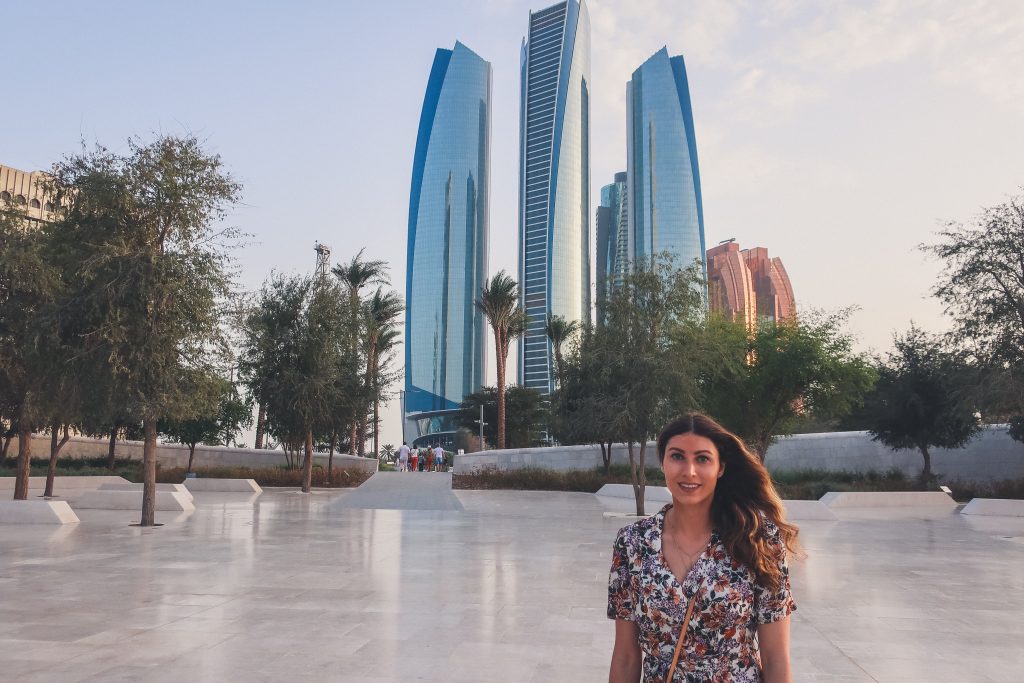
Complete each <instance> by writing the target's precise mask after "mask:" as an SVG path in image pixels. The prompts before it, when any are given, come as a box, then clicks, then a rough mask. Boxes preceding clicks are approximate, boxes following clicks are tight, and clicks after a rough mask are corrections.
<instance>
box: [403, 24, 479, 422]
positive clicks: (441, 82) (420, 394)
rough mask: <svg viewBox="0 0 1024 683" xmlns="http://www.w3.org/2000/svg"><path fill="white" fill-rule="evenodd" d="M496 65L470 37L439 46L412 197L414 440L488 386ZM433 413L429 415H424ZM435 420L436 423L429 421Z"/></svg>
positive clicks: (410, 396)
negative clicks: (483, 307) (480, 300)
mask: <svg viewBox="0 0 1024 683" xmlns="http://www.w3.org/2000/svg"><path fill="white" fill-rule="evenodd" d="M490 121H491V65H490V63H489V62H486V61H484V60H483V59H481V58H480V57H479V56H478V55H477V54H476V53H474V52H473V51H472V50H470V49H469V48H467V47H466V46H465V45H463V44H462V43H456V44H455V47H454V49H452V50H444V49H439V50H437V53H436V54H435V56H434V64H433V67H432V69H431V71H430V77H429V79H428V81H427V90H426V95H425V96H424V98H423V112H422V114H421V115H420V125H419V133H418V135H417V137H416V152H415V157H414V160H413V169H412V189H411V192H410V197H409V242H408V252H407V266H406V290H405V301H406V313H405V393H404V400H403V412H404V413H405V418H406V419H405V424H406V427H407V431H408V429H409V428H412V431H413V433H412V434H408V433H407V437H406V438H407V440H409V441H412V440H413V439H415V438H416V437H417V436H420V434H419V433H418V432H419V431H421V430H420V429H419V428H418V427H419V426H423V425H426V426H427V428H428V431H430V432H437V431H449V427H450V425H448V422H450V420H446V419H445V416H444V414H443V412H442V413H438V411H447V410H452V409H455V408H457V407H458V405H459V404H460V403H461V402H462V400H463V398H464V397H465V396H466V395H468V394H471V393H473V392H475V391H477V390H479V389H480V387H481V386H482V385H483V381H484V364H485V362H486V358H485V349H486V336H485V335H486V321H485V320H484V317H483V314H482V313H480V311H479V310H478V309H477V307H476V305H475V303H474V301H475V299H476V297H477V296H479V292H480V289H481V287H483V285H484V280H485V279H486V275H487V240H488V191H489V181H490V171H489V169H490ZM425 413H429V414H430V419H425V418H424V419H417V418H418V416H421V415H422V414H425ZM431 425H432V426H431Z"/></svg>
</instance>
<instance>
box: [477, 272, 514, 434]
mask: <svg viewBox="0 0 1024 683" xmlns="http://www.w3.org/2000/svg"><path fill="white" fill-rule="evenodd" d="M476 305H477V308H479V309H480V310H481V311H482V312H483V314H484V316H485V317H486V318H487V322H488V323H489V324H490V326H491V330H492V331H493V332H494V349H495V353H494V355H495V363H496V365H497V371H498V382H497V393H498V396H497V398H498V414H497V416H496V417H495V421H496V426H497V441H496V443H497V447H498V448H499V449H501V448H505V440H506V438H505V401H506V396H505V393H506V389H505V376H506V374H505V373H506V367H507V365H506V364H507V363H508V351H509V346H510V345H511V344H512V340H513V339H515V338H517V337H520V336H522V334H523V333H524V332H525V331H526V314H525V313H524V312H523V309H522V308H520V307H519V285H518V284H517V283H516V281H515V280H513V279H512V278H511V277H509V276H508V274H506V273H505V271H504V270H502V271H499V272H498V273H497V275H495V276H494V277H492V278H491V279H490V280H489V281H487V282H486V283H485V284H484V286H483V287H482V288H481V290H480V298H479V299H477V300H476Z"/></svg>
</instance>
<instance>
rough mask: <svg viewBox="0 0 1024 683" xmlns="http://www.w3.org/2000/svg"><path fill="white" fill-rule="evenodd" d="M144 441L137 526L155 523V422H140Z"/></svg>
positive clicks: (148, 420) (148, 419) (150, 420)
mask: <svg viewBox="0 0 1024 683" xmlns="http://www.w3.org/2000/svg"><path fill="white" fill-rule="evenodd" d="M142 429H143V431H144V432H145V434H146V436H145V440H144V441H143V446H142V520H141V521H140V522H139V526H153V525H154V524H155V523H156V420H154V419H152V418H147V419H145V420H143V422H142Z"/></svg>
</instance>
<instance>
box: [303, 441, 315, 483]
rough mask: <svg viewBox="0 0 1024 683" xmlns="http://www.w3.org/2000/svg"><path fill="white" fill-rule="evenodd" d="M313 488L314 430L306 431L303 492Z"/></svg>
mask: <svg viewBox="0 0 1024 683" xmlns="http://www.w3.org/2000/svg"><path fill="white" fill-rule="evenodd" d="M312 487H313V430H312V429H307V430H306V456H305V457H304V458H303V459H302V492H303V493H309V491H310V489H312Z"/></svg>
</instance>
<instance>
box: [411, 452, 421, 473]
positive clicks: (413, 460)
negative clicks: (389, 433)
mask: <svg viewBox="0 0 1024 683" xmlns="http://www.w3.org/2000/svg"><path fill="white" fill-rule="evenodd" d="M419 461H420V449H418V448H414V449H413V450H412V453H411V454H409V464H410V465H411V466H412V470H411V471H412V472H415V471H416V465H417V464H418V463H419Z"/></svg>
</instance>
